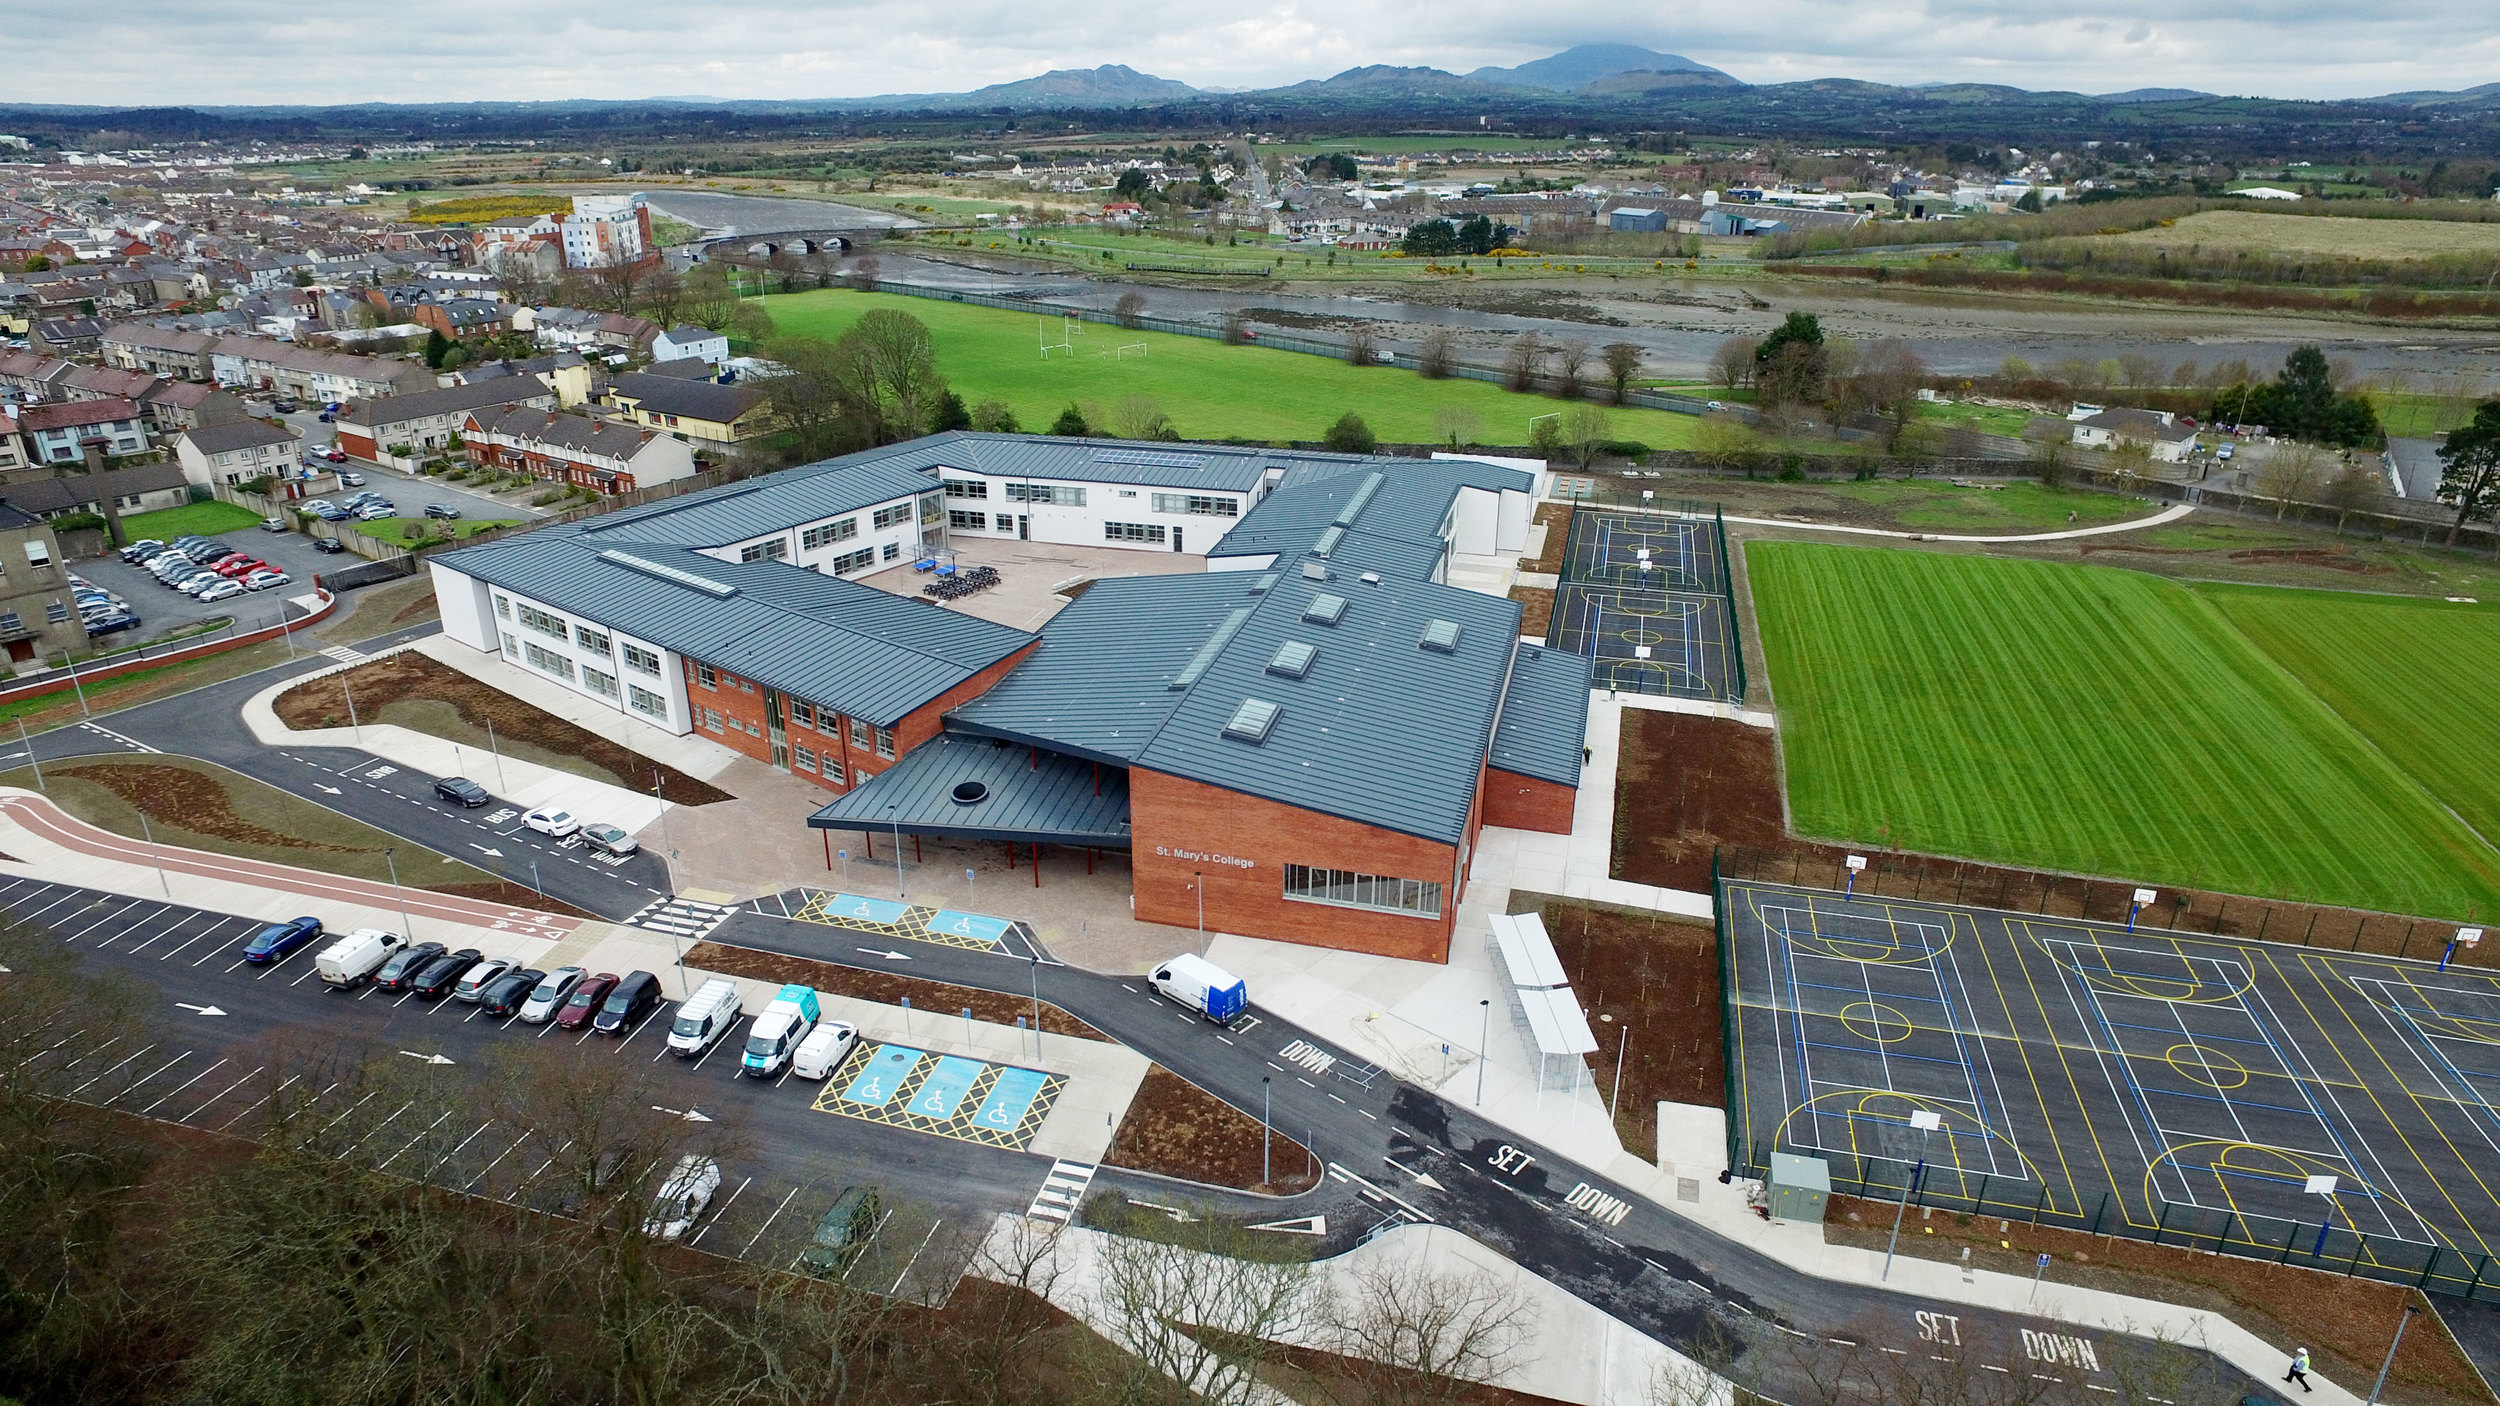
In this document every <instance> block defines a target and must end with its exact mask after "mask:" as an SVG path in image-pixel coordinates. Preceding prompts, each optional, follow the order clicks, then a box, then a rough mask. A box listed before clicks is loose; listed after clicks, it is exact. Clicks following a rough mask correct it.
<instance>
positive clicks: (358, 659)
mask: <svg viewBox="0 0 2500 1406" xmlns="http://www.w3.org/2000/svg"><path fill="white" fill-rule="evenodd" d="M321 652H322V653H323V654H325V655H327V656H329V657H330V658H332V659H336V660H337V661H339V662H340V663H342V664H362V663H363V662H365V660H366V659H367V658H368V657H369V656H367V655H364V654H361V653H359V652H357V651H356V650H353V649H350V648H348V647H347V646H346V645H343V644H334V645H331V646H330V647H329V648H328V649H325V650H323V651H321Z"/></svg>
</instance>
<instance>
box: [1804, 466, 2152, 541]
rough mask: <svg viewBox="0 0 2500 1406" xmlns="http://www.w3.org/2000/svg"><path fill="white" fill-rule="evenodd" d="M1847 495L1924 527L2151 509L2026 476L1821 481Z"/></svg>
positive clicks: (2019, 526)
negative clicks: (1972, 480) (1972, 482)
mask: <svg viewBox="0 0 2500 1406" xmlns="http://www.w3.org/2000/svg"><path fill="white" fill-rule="evenodd" d="M1822 486H1823V487H1824V488H1826V489H1828V490H1829V491H1830V492H1832V493H1835V494H1838V495H1840V496H1841V497H1844V498H1854V499H1856V500H1858V501H1859V502H1861V503H1866V504H1868V505H1870V506H1874V507H1879V508H1884V509H1888V510H1889V511H1890V512H1891V514H1892V520H1893V521H1894V522H1897V523H1899V524H1900V525H1901V526H1903V527H1905V528H1914V529H1916V530H1918V531H1922V532H1968V533H1997V532H2027V531H2031V530H2034V529H2049V528H2064V527H2069V526H2088V525H2090V524H2093V523H2101V522H2118V521H2121V520H2123V519H2126V518H2131V517H2144V516H2149V515H2151V514H2152V513H2153V512H2154V511H2155V508H2154V505H2153V504H2152V503H2151V502H2150V501H2148V500H2146V499H2143V498H2128V497H2122V496H2120V495H2118V494H2115V493H2094V492H2089V491H2087V490H2084V489H2075V488H2048V487H2044V486H2042V485H2040V484H2037V483H2031V482H2028V481H2024V480H2013V481H2009V482H2006V483H2002V484H1983V485H1976V486H1971V487H1964V486H1961V485H1959V484H1953V483H1945V482H1941V481H1939V480H1935V479H1876V480H1872V481H1869V482H1866V483H1832V484H1825V485H1822Z"/></svg>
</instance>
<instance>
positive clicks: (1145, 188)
mask: <svg viewBox="0 0 2500 1406" xmlns="http://www.w3.org/2000/svg"><path fill="white" fill-rule="evenodd" d="M1153 191H1154V182H1153V179H1152V178H1151V177H1149V176H1147V174H1146V173H1145V172H1144V171H1143V170H1140V169H1139V168H1137V167H1135V166H1131V167H1130V168H1128V169H1127V170H1125V171H1122V172H1121V173H1120V179H1119V180H1117V181H1115V182H1113V183H1112V186H1111V194H1112V196H1113V197H1114V198H1115V199H1119V200H1133V201H1137V202H1140V203H1143V202H1144V200H1145V198H1146V197H1147V196H1148V195H1150V194H1152V193H1153Z"/></svg>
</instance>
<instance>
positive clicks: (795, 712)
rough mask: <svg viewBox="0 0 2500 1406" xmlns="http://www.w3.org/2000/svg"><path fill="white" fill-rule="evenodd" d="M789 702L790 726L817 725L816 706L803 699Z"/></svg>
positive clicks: (794, 699)
mask: <svg viewBox="0 0 2500 1406" xmlns="http://www.w3.org/2000/svg"><path fill="white" fill-rule="evenodd" d="M789 702H790V725H791V726H792V727H814V726H815V725H816V705H815V704H813V703H810V702H808V701H807V700H805V699H803V698H793V699H791V700H789Z"/></svg>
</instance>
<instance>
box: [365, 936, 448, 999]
mask: <svg viewBox="0 0 2500 1406" xmlns="http://www.w3.org/2000/svg"><path fill="white" fill-rule="evenodd" d="M448 950H450V949H448V948H446V947H444V946H443V944H441V943H439V942H420V943H418V944H416V945H415V946H413V947H402V948H400V949H399V950H398V951H396V952H394V953H392V954H391V959H390V960H389V961H387V962H384V963H383V964H382V970H380V971H378V972H375V973H374V974H373V984H374V985H375V986H376V987H378V988H380V989H381V990H384V991H398V990H401V989H403V988H405V987H407V986H409V985H411V984H412V983H414V982H415V981H416V979H417V974H418V973H419V972H422V971H424V970H425V967H426V964H427V963H428V962H431V961H433V960H434V959H435V958H437V957H440V956H442V955H443V954H444V953H445V952H446V951H448Z"/></svg>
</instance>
